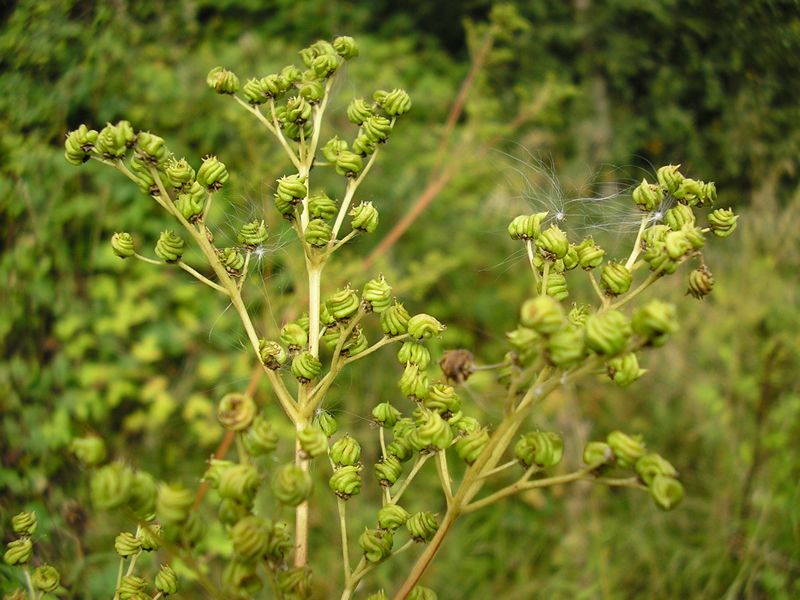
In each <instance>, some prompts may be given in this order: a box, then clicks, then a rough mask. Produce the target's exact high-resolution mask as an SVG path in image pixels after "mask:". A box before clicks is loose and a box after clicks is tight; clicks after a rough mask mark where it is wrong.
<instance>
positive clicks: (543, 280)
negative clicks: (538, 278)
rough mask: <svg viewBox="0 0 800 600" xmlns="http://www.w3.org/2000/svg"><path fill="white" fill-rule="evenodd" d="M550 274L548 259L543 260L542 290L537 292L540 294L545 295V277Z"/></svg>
mask: <svg viewBox="0 0 800 600" xmlns="http://www.w3.org/2000/svg"><path fill="white" fill-rule="evenodd" d="M549 275H550V261H549V260H546V261H544V268H543V269H542V284H541V285H542V290H541V292H540V293H539V295H540V296H546V295H547V278H548V276H549Z"/></svg>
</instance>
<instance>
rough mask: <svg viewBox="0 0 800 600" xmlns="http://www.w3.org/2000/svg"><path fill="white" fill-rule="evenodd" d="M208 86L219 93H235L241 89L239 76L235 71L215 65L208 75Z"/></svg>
mask: <svg viewBox="0 0 800 600" xmlns="http://www.w3.org/2000/svg"><path fill="white" fill-rule="evenodd" d="M206 83H207V84H208V87H210V88H211V89H212V90H214V91H215V92H217V93H218V94H231V95H233V94H235V93H236V92H238V91H239V78H238V77H236V74H235V73H233V71H229V70H228V69H225V68H223V67H214V68H213V69H211V70H210V71H209V72H208V76H207V77H206Z"/></svg>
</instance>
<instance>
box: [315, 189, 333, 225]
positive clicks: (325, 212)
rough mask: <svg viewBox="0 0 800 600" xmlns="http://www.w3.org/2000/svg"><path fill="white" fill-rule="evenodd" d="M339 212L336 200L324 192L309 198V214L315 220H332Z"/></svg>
mask: <svg viewBox="0 0 800 600" xmlns="http://www.w3.org/2000/svg"><path fill="white" fill-rule="evenodd" d="M338 211H339V206H338V205H337V204H336V200H332V199H331V198H329V197H328V196H327V195H326V194H325V193H324V192H318V193H316V194H312V195H311V196H309V198H308V213H309V214H310V215H311V216H312V217H313V218H315V219H325V220H326V221H327V220H328V219H330V218H332V217H333V216H334V215H335V214H336V213H337V212H338Z"/></svg>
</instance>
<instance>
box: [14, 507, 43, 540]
mask: <svg viewBox="0 0 800 600" xmlns="http://www.w3.org/2000/svg"><path fill="white" fill-rule="evenodd" d="M36 525H37V522H36V513H35V512H21V513H17V514H16V515H14V516H13V517H11V529H13V530H14V533H16V534H17V535H33V534H34V533H35V532H36Z"/></svg>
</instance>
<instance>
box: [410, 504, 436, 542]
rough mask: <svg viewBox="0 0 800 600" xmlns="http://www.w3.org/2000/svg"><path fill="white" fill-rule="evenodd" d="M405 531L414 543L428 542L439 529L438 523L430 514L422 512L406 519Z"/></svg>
mask: <svg viewBox="0 0 800 600" xmlns="http://www.w3.org/2000/svg"><path fill="white" fill-rule="evenodd" d="M406 529H408V533H410V534H411V538H412V539H413V540H414V541H415V542H430V541H431V540H432V539H433V536H434V535H436V531H437V530H438V529H439V522H438V521H437V519H436V515H434V514H433V513H432V512H428V511H422V512H418V513H414V514H413V515H411V516H410V517H409V518H408V521H406Z"/></svg>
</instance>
